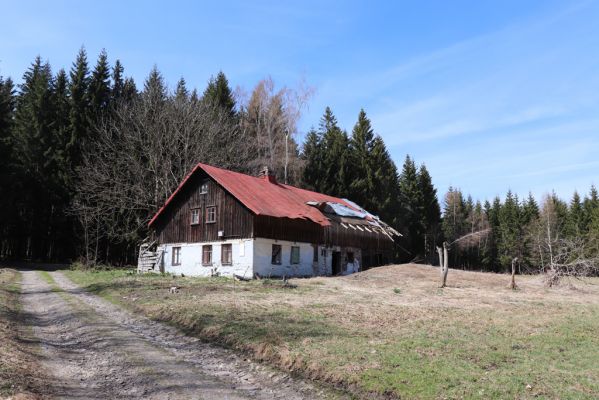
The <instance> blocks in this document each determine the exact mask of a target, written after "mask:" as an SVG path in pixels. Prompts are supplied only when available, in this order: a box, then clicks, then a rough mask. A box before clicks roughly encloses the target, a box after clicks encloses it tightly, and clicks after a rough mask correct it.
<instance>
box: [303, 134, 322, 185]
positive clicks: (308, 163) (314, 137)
mask: <svg viewBox="0 0 599 400" xmlns="http://www.w3.org/2000/svg"><path fill="white" fill-rule="evenodd" d="M301 158H302V160H303V162H304V169H303V171H302V179H301V182H302V185H303V186H304V187H306V188H307V189H310V190H315V191H319V190H320V189H321V187H322V186H323V184H322V180H323V176H322V170H323V168H324V166H323V162H324V151H323V147H322V134H320V133H319V132H318V131H317V130H316V129H314V128H312V129H310V131H308V134H307V135H306V140H305V141H304V145H303V148H302V153H301Z"/></svg>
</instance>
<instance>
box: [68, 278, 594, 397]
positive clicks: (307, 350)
mask: <svg viewBox="0 0 599 400" xmlns="http://www.w3.org/2000/svg"><path fill="white" fill-rule="evenodd" d="M67 274H68V276H69V277H70V278H71V279H73V280H74V281H76V282H77V283H79V284H81V285H83V286H85V287H86V288H87V289H88V290H90V291H93V292H95V293H97V294H99V295H101V296H104V297H106V298H109V299H111V300H112V301H115V302H118V303H120V304H122V305H124V306H126V307H129V308H131V309H133V310H135V311H137V312H140V313H143V314H145V315H147V316H149V317H150V318H153V319H156V320H160V321H165V322H168V323H170V324H173V325H175V326H178V327H179V328H181V329H182V330H184V331H186V332H189V333H192V334H194V335H197V336H198V337H201V338H203V339H205V340H209V341H213V342H217V343H220V344H222V345H224V346H228V347H232V348H235V349H237V350H239V351H243V352H246V353H249V354H251V355H252V356H253V357H254V358H256V359H260V360H264V361H266V362H269V363H271V364H273V365H276V366H278V367H280V368H284V369H287V370H290V371H295V372H297V373H300V374H303V375H305V376H307V377H311V378H315V379H318V380H320V381H324V382H330V383H333V384H335V385H340V386H342V387H347V388H351V390H352V391H353V392H355V393H357V394H358V395H359V396H361V397H363V398H370V397H372V396H380V397H385V398H387V397H390V398H399V397H401V398H410V399H411V398H414V399H437V398H450V399H453V398H465V399H488V398H501V399H514V398H545V399H554V398H560V399H596V398H599V361H598V360H599V333H598V332H599V306H597V305H596V303H591V304H579V303H577V302H568V301H565V300H563V299H561V298H557V297H555V298H554V297H552V296H553V295H552V293H553V292H551V291H549V292H547V293H548V294H547V298H546V299H541V300H539V299H537V298H536V297H534V296H532V297H531V298H530V299H528V300H524V299H523V300H518V299H520V297H516V300H518V301H520V302H519V303H508V304H507V305H506V304H504V303H501V302H498V303H497V304H494V303H493V301H494V300H485V301H482V300H479V298H478V297H477V295H473V297H472V298H468V299H467V300H460V301H463V304H462V305H460V303H458V306H455V305H454V306H452V307H449V306H443V304H444V303H439V304H441V305H440V306H439V305H437V303H435V302H443V301H445V299H450V298H452V296H455V291H451V289H444V290H441V289H437V288H436V284H437V282H436V275H434V276H432V277H431V278H430V279H431V282H430V285H429V286H430V288H427V289H426V290H425V291H424V292H422V294H419V295H418V296H419V297H416V298H415V302H414V303H412V304H405V303H402V302H403V301H406V300H405V299H406V298H409V297H410V296H412V295H411V293H410V290H412V289H411V288H410V286H409V284H408V283H405V282H403V283H402V285H404V286H402V289H401V290H400V289H398V288H393V286H391V287H390V288H380V289H378V288H377V287H376V285H375V286H374V287H372V288H371V289H370V290H371V291H372V294H370V293H369V292H365V294H362V293H363V291H359V292H351V291H349V290H348V289H347V287H344V286H343V285H345V283H338V282H346V281H343V280H335V279H337V278H335V279H331V280H329V281H325V282H324V283H323V281H322V280H316V281H314V282H312V281H311V280H298V281H297V283H298V286H299V287H298V288H297V289H285V288H282V287H281V285H280V284H279V283H277V282H276V281H273V282H270V283H269V284H267V285H265V284H264V283H262V282H260V281H252V282H241V283H240V282H234V281H232V280H230V279H226V278H180V277H171V276H159V275H142V276H132V275H130V274H127V273H126V272H123V271H100V272H83V271H69V272H67ZM501 285H502V286H501V287H503V286H504V284H503V283H502V284H501ZM170 286H179V287H181V291H180V293H179V294H169V292H168V288H169V287H170ZM523 286H525V285H523ZM481 290H482V289H481ZM484 290H487V289H484ZM526 290H527V289H526V288H524V289H522V290H521V291H519V292H518V293H517V294H511V293H513V292H512V291H509V293H510V295H512V296H525V295H526V293H527V291H526ZM506 291H507V289H506ZM481 293H482V292H481ZM399 294H401V296H398V295H399ZM492 295H495V294H494V293H492ZM591 295H592V296H597V294H596V293H592V294H589V296H591ZM359 296H362V297H359ZM491 298H494V297H491ZM423 299H425V300H426V301H422V300H423ZM389 302H392V303H389ZM429 302H430V304H429ZM472 302H480V304H481V305H480V306H479V305H476V303H475V304H474V306H473V304H472ZM386 303H388V304H386ZM486 304H492V306H491V307H488V306H485V305H486ZM514 304H515V305H514Z"/></svg>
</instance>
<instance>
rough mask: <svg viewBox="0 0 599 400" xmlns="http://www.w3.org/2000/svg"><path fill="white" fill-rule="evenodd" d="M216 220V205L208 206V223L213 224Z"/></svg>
mask: <svg viewBox="0 0 599 400" xmlns="http://www.w3.org/2000/svg"><path fill="white" fill-rule="evenodd" d="M214 222H216V206H210V207H206V223H207V224H212V223H214Z"/></svg>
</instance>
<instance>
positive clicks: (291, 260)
mask: <svg viewBox="0 0 599 400" xmlns="http://www.w3.org/2000/svg"><path fill="white" fill-rule="evenodd" d="M294 251H295V252H297V259H296V260H294V259H293V252H294ZM289 263H290V264H291V265H297V264H299V263H300V247H299V246H291V252H290V253H289Z"/></svg>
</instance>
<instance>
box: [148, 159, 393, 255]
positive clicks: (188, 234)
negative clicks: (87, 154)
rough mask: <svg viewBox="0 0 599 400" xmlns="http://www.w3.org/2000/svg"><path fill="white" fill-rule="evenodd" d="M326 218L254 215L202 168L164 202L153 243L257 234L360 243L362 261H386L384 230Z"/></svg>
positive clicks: (387, 241)
mask: <svg viewBox="0 0 599 400" xmlns="http://www.w3.org/2000/svg"><path fill="white" fill-rule="evenodd" d="M203 183H207V184H208V193H206V194H202V193H200V191H201V186H202V184H203ZM210 206H216V213H217V217H216V222H215V223H207V222H206V208H207V207H210ZM194 208H197V209H199V210H200V221H199V224H197V225H192V224H191V210H192V209H194ZM330 219H331V221H330V222H331V225H330V226H326V227H323V226H321V225H319V224H317V223H315V222H313V221H310V220H307V219H291V218H275V217H270V216H265V215H254V214H253V212H251V211H250V210H249V209H248V208H247V207H245V206H244V205H243V204H241V202H239V201H238V200H237V199H236V198H235V197H233V196H232V195H231V194H230V193H229V192H227V191H226V190H225V189H224V188H223V187H222V186H220V185H219V184H217V183H216V182H215V181H214V180H213V179H212V178H210V177H209V176H208V175H207V174H206V173H205V172H203V171H200V172H199V173H197V174H195V175H194V176H192V177H191V178H190V180H189V181H188V182H187V183H186V184H185V186H184V187H183V188H182V189H181V191H180V192H179V194H178V195H177V196H176V197H175V198H174V199H173V201H172V202H171V203H169V204H168V206H167V209H166V210H165V211H164V213H163V214H162V215H160V217H159V219H158V220H157V221H156V223H155V224H154V228H155V229H156V237H157V238H158V242H159V243H199V242H209V241H218V240H225V239H229V238H253V237H260V238H266V239H274V240H285V241H291V242H303V243H312V244H317V245H325V246H328V247H332V246H341V247H353V248H359V249H362V252H363V255H364V259H365V260H364V261H365V266H370V265H377V264H380V263H382V262H388V260H390V259H391V258H392V253H393V249H394V243H393V241H392V240H391V239H390V238H389V237H388V236H387V235H385V234H383V233H381V232H374V231H373V232H368V231H366V230H359V229H354V228H351V227H348V228H345V227H344V226H342V225H341V223H340V219H339V218H338V217H331V218H330ZM346 226H347V225H346ZM219 231H223V233H224V235H223V236H222V237H219V236H218V232H219ZM377 257H378V259H377ZM381 257H382V258H381Z"/></svg>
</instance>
